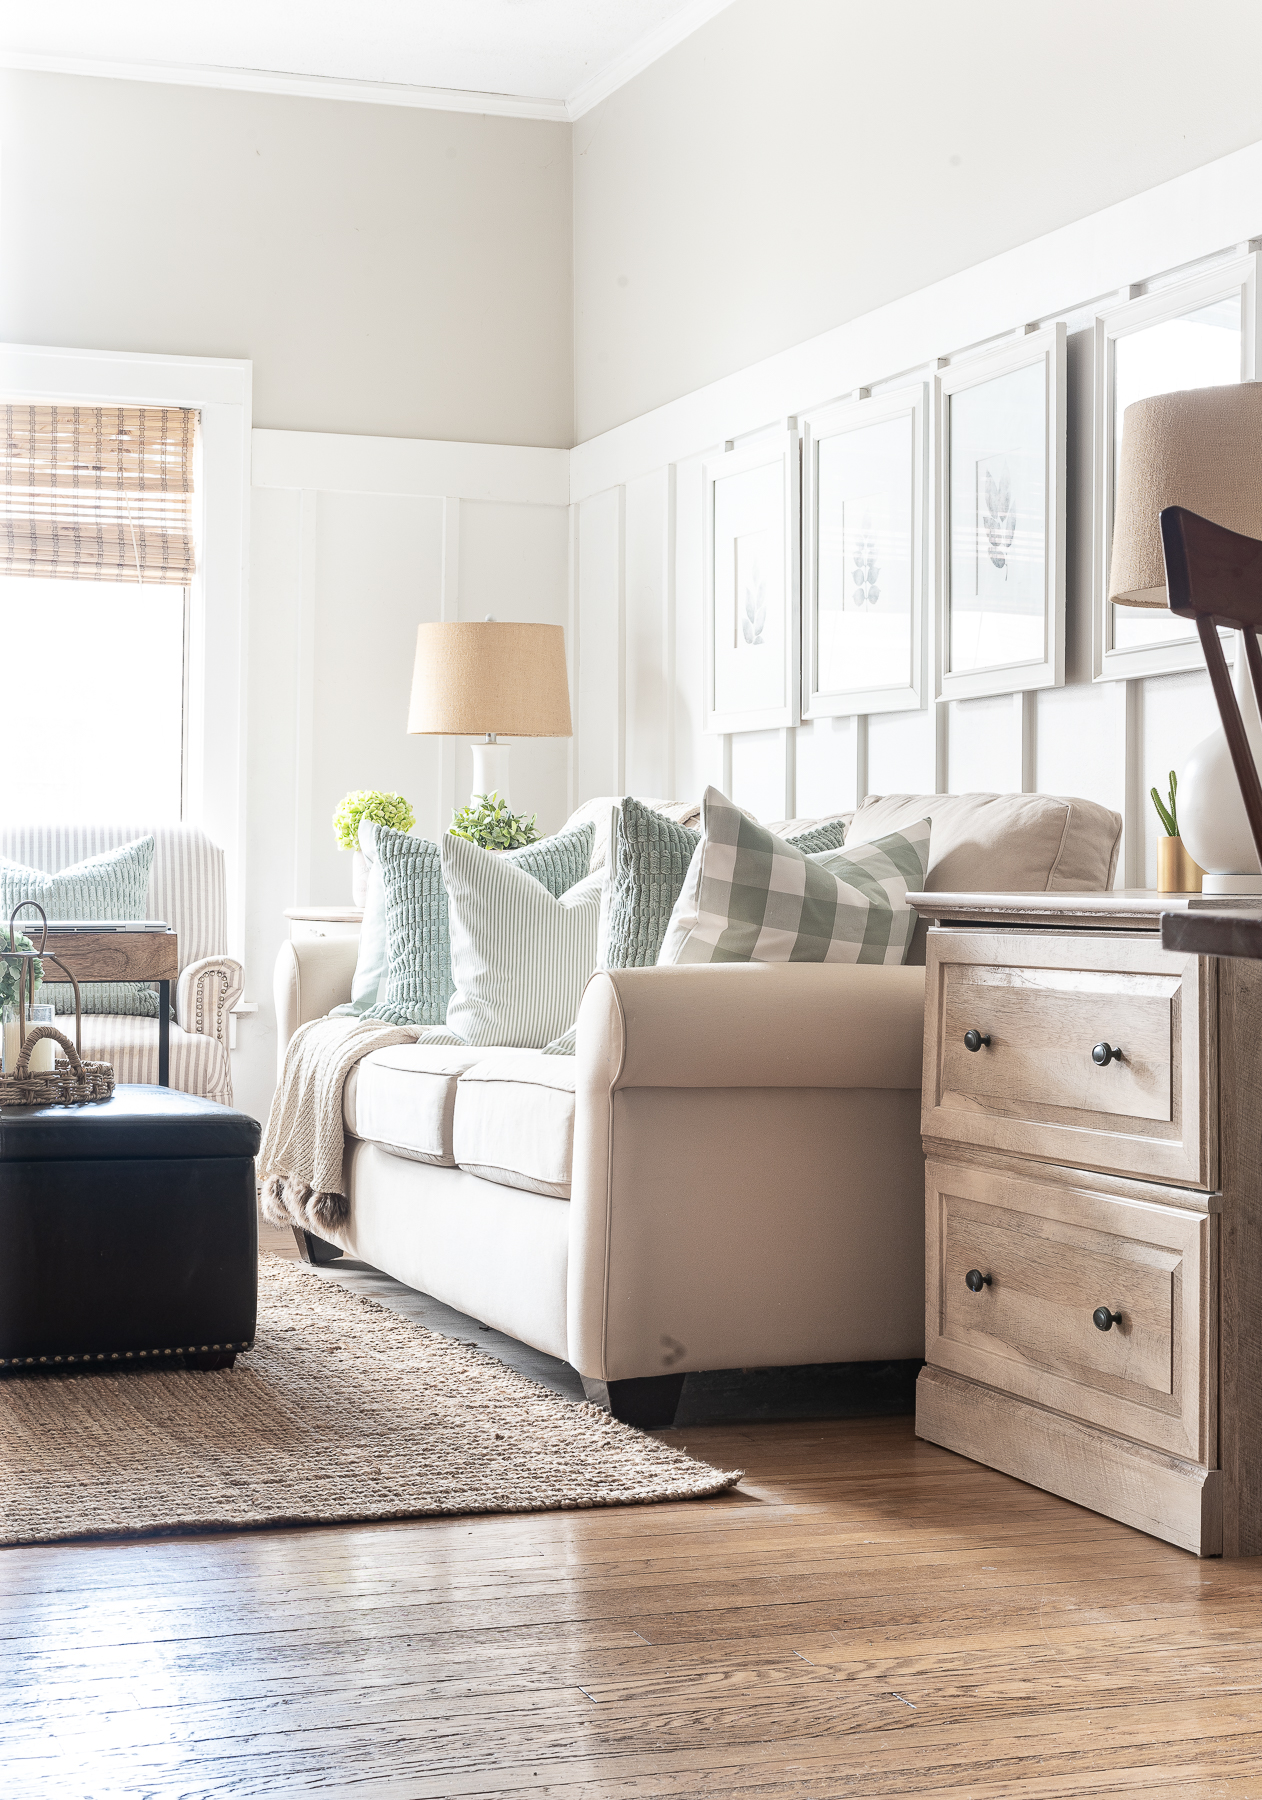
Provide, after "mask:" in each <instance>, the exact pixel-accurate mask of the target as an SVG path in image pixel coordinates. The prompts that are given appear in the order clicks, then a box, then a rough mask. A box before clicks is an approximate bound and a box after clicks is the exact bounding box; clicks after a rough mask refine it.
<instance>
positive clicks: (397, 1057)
mask: <svg viewBox="0 0 1262 1800" xmlns="http://www.w3.org/2000/svg"><path fill="white" fill-rule="evenodd" d="M487 1054H488V1053H487V1052H486V1051H485V1050H469V1049H466V1048H464V1047H463V1046H460V1045H448V1044H391V1045H389V1046H388V1047H387V1048H386V1049H384V1050H373V1051H372V1052H370V1054H369V1055H367V1056H365V1057H364V1058H363V1060H362V1061H361V1062H359V1063H357V1064H356V1065H355V1067H354V1068H353V1069H352V1070H351V1072H350V1075H349V1076H348V1077H347V1080H346V1085H345V1086H344V1087H343V1089H342V1123H343V1124H344V1125H345V1127H346V1129H347V1131H349V1132H350V1134H351V1136H352V1137H357V1138H363V1139H364V1141H365V1142H366V1143H370V1144H379V1145H380V1146H381V1148H382V1149H383V1150H389V1151H391V1152H392V1153H393V1154H394V1155H395V1156H405V1157H407V1158H408V1159H409V1160H410V1161H412V1162H426V1163H436V1164H437V1165H438V1167H439V1168H442V1169H454V1168H455V1166H456V1159H455V1156H454V1155H453V1153H452V1141H451V1133H452V1117H453V1114H454V1112H455V1106H456V1083H457V1081H458V1080H459V1079H460V1077H461V1075H462V1074H463V1073H464V1071H465V1070H466V1069H468V1068H471V1067H472V1066H473V1064H474V1063H476V1062H481V1061H483V1060H485V1058H486V1057H487ZM492 1054H493V1053H492Z"/></svg>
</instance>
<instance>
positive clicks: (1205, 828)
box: [1179, 642, 1262, 894]
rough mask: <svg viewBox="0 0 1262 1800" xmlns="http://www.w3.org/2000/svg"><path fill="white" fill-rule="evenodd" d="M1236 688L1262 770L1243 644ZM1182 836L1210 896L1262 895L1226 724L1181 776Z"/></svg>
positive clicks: (1259, 726)
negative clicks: (1228, 742)
mask: <svg viewBox="0 0 1262 1800" xmlns="http://www.w3.org/2000/svg"><path fill="white" fill-rule="evenodd" d="M1232 686H1233V687H1234V688H1235V690H1236V699H1237V700H1238V701H1239V703H1240V715H1241V717H1242V718H1243V720H1244V728H1245V735H1246V737H1247V738H1248V740H1249V747H1250V749H1251V750H1252V751H1253V760H1254V762H1255V763H1257V764H1258V765H1259V767H1262V720H1259V718H1258V707H1257V701H1256V700H1255V699H1254V697H1253V683H1252V682H1251V681H1250V679H1249V667H1248V663H1247V661H1246V659H1245V653H1244V645H1243V644H1242V643H1239V642H1238V643H1237V645H1236V666H1235V671H1234V673H1233V675H1232ZM1179 835H1180V837H1181V838H1182V839H1183V842H1184V844H1185V845H1186V847H1187V850H1188V853H1189V855H1190V856H1191V857H1192V858H1193V860H1194V861H1195V862H1198V863H1199V864H1200V865H1201V868H1202V869H1203V870H1204V871H1205V879H1204V882H1203V884H1202V891H1203V892H1204V893H1206V894H1262V867H1260V866H1259V863H1258V853H1257V850H1256V848H1255V847H1254V842H1253V833H1252V832H1251V831H1250V830H1249V820H1248V816H1247V814H1246V813H1245V809H1244V801H1243V800H1242V799H1241V796H1240V783H1239V782H1238V781H1237V779H1236V766H1235V764H1234V763H1233V762H1232V760H1231V751H1230V750H1229V749H1228V748H1227V738H1226V734H1225V733H1224V731H1223V728H1222V726H1221V725H1216V726H1215V727H1214V729H1213V731H1211V732H1210V734H1209V736H1208V737H1207V738H1202V739H1201V742H1200V743H1199V744H1198V745H1197V746H1196V748H1195V749H1194V750H1193V751H1192V754H1191V755H1190V756H1189V757H1188V759H1187V762H1186V764H1185V765H1184V768H1183V772H1182V774H1181V775H1180V776H1179Z"/></svg>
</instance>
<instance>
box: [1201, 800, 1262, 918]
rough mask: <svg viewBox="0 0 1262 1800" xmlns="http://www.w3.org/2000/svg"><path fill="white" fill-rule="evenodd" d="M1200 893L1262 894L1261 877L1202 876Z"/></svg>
mask: <svg viewBox="0 0 1262 1800" xmlns="http://www.w3.org/2000/svg"><path fill="white" fill-rule="evenodd" d="M1233 773H1234V771H1233ZM1201 892H1202V893H1203V894H1262V875H1203V876H1202V877H1201Z"/></svg>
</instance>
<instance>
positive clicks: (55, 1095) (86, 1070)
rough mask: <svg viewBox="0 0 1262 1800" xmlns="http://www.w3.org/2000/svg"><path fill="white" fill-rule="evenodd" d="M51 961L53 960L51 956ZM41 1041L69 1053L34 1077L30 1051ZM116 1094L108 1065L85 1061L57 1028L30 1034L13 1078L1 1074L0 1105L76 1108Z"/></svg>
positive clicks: (45, 1027)
mask: <svg viewBox="0 0 1262 1800" xmlns="http://www.w3.org/2000/svg"><path fill="white" fill-rule="evenodd" d="M49 960H50V961H51V960H52V958H51V957H50V958H49ZM41 1038H53V1039H55V1040H56V1042H57V1043H59V1044H60V1045H61V1047H62V1049H63V1050H64V1051H65V1053H66V1060H65V1062H57V1063H55V1064H54V1065H53V1067H52V1068H51V1069H41V1070H40V1071H39V1072H38V1073H37V1074H34V1075H32V1073H31V1070H30V1061H31V1051H32V1050H33V1049H34V1048H35V1046H36V1044H38V1043H39V1041H40V1039H41ZM113 1092H114V1070H113V1068H112V1067H111V1066H110V1064H109V1063H107V1062H84V1060H83V1058H82V1057H81V1056H80V1055H79V1052H78V1051H77V1050H76V1049H75V1047H74V1045H73V1044H72V1043H71V1042H70V1039H69V1038H68V1037H63V1035H62V1034H61V1032H60V1031H58V1030H57V1027H56V1026H55V1025H37V1026H36V1027H35V1029H34V1031H28V1032H27V1034H26V1042H25V1043H24V1044H23V1045H22V1048H21V1050H20V1051H19V1053H18V1066H17V1069H16V1071H15V1072H14V1073H13V1074H12V1075H0V1106H77V1105H78V1104H79V1102H80V1101H81V1100H108V1099H109V1097H110V1095H111V1094H112V1093H113Z"/></svg>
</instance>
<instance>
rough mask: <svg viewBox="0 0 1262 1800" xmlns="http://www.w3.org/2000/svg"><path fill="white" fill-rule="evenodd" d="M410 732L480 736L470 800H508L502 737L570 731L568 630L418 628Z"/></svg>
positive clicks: (498, 624) (497, 624) (493, 623)
mask: <svg viewBox="0 0 1262 1800" xmlns="http://www.w3.org/2000/svg"><path fill="white" fill-rule="evenodd" d="M408 730H409V731H410V732H425V733H433V734H436V735H439V736H442V737H468V738H473V739H475V740H476V741H475V742H473V743H472V744H471V745H470V748H471V750H472V751H473V795H472V798H473V799H474V800H475V801H476V799H477V796H478V795H479V794H491V793H495V794H498V795H499V797H500V799H501V800H505V801H507V800H508V799H509V776H508V755H509V750H510V748H511V746H510V745H508V744H503V743H501V742H500V741H499V740H500V737H501V736H504V737H510V738H514V737H570V736H571V735H572V732H573V727H572V725H571V723H570V689H569V681H568V678H567V675H566V669H565V632H564V630H563V628H562V627H561V626H560V625H509V624H506V623H504V622H503V621H501V620H499V619H484V620H482V621H481V622H480V623H474V622H472V621H470V622H469V623H467V624H434V625H419V626H418V627H417V631H416V665H415V667H414V669H413V671H412V704H411V707H410V709H409V712H408Z"/></svg>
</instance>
